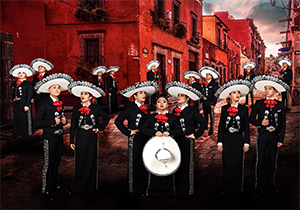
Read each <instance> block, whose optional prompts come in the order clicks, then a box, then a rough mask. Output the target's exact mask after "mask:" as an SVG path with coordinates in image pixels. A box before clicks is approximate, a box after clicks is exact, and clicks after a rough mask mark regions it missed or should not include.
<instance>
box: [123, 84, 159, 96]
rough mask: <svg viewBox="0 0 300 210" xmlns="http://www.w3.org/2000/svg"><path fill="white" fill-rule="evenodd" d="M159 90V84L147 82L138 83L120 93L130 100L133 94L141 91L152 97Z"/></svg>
mask: <svg viewBox="0 0 300 210" xmlns="http://www.w3.org/2000/svg"><path fill="white" fill-rule="evenodd" d="M157 90H158V84H157V83H156V82H153V81H145V82H138V83H136V84H134V85H132V86H129V87H127V88H125V89H123V90H120V93H121V94H122V95H123V96H124V97H127V98H129V97H130V96H132V95H133V94H135V93H137V92H139V91H145V92H146V95H147V96H151V95H153V94H154V93H156V92H157Z"/></svg>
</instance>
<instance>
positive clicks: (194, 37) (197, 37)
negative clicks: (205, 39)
mask: <svg viewBox="0 0 300 210" xmlns="http://www.w3.org/2000/svg"><path fill="white" fill-rule="evenodd" d="M190 40H191V42H194V43H196V44H199V42H200V33H199V32H197V31H193V34H192V37H191V39H190Z"/></svg>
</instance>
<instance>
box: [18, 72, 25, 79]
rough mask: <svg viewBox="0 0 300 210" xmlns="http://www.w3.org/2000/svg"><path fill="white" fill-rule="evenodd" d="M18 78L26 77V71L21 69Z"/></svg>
mask: <svg viewBox="0 0 300 210" xmlns="http://www.w3.org/2000/svg"><path fill="white" fill-rule="evenodd" d="M18 78H19V79H20V80H23V79H25V78H26V74H25V72H22V71H20V72H19V73H18Z"/></svg>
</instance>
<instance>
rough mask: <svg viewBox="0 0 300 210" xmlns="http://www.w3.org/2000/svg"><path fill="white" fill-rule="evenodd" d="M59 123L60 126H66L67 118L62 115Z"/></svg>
mask: <svg viewBox="0 0 300 210" xmlns="http://www.w3.org/2000/svg"><path fill="white" fill-rule="evenodd" d="M61 123H62V124H66V123H67V118H66V117H65V116H64V115H63V116H62V117H61Z"/></svg>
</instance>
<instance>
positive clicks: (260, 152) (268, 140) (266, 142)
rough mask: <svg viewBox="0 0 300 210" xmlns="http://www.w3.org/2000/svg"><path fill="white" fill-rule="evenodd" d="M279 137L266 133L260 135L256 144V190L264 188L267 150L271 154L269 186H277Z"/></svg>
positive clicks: (272, 133)
mask: <svg viewBox="0 0 300 210" xmlns="http://www.w3.org/2000/svg"><path fill="white" fill-rule="evenodd" d="M277 143H278V135H277V134H276V133H275V132H268V131H267V132H266V133H264V134H262V135H260V134H258V138H257V142H256V147H257V148H256V152H257V154H256V155H257V158H256V188H258V189H261V188H262V177H263V170H264V164H265V159H266V153H267V148H268V152H269V174H268V185H274V184H275V170H276V165H277V153H278V147H277Z"/></svg>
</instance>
